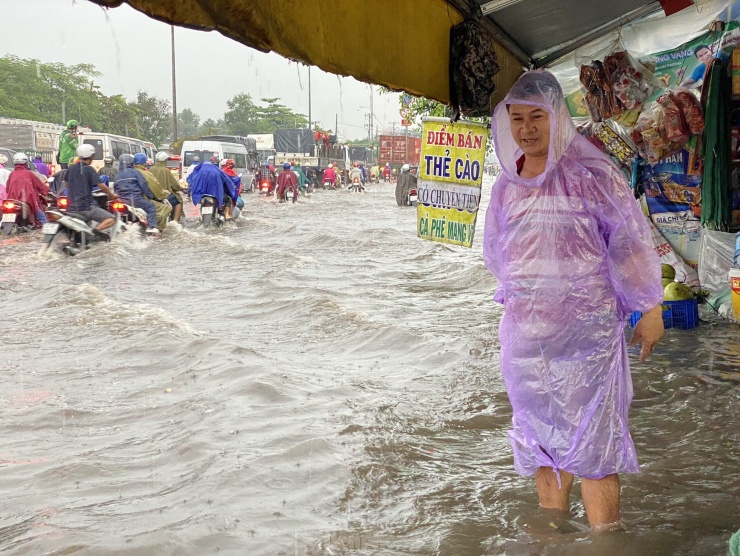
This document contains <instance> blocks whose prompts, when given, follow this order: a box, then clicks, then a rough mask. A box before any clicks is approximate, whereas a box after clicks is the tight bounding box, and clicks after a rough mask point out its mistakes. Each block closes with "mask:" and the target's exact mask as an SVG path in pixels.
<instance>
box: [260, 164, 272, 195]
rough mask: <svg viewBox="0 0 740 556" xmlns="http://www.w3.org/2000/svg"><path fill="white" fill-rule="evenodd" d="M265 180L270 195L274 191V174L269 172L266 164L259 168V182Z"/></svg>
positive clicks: (268, 166)
mask: <svg viewBox="0 0 740 556" xmlns="http://www.w3.org/2000/svg"><path fill="white" fill-rule="evenodd" d="M265 180H267V181H269V182H270V193H272V191H273V189H275V173H274V172H273V171H272V170H270V165H269V164H268V163H267V162H265V163H264V165H262V167H261V168H260V181H265Z"/></svg>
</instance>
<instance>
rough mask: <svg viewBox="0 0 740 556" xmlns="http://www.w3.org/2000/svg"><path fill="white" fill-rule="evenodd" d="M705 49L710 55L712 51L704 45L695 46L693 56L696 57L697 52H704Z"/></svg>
mask: <svg viewBox="0 0 740 556" xmlns="http://www.w3.org/2000/svg"><path fill="white" fill-rule="evenodd" d="M705 48H706V49H707V50H709V52H710V53H711V52H712V49H711V48H709V46H707V45H706V44H700V45H699V46H697V47H696V48H695V49H694V56H696V55H697V53H698V52H699V51H700V50H704V49H705Z"/></svg>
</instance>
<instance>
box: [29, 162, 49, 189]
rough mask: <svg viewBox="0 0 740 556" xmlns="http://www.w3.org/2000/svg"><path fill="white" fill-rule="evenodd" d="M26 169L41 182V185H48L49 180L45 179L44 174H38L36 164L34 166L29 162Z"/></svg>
mask: <svg viewBox="0 0 740 556" xmlns="http://www.w3.org/2000/svg"><path fill="white" fill-rule="evenodd" d="M28 169H29V170H31V172H33V175H34V176H36V177H37V178H38V179H40V180H41V183H43V184H44V185H48V183H49V178H47V177H46V176H45V175H44V174H42V173H41V172H39V169H38V168H37V167H36V164H34V163H33V162H29V163H28Z"/></svg>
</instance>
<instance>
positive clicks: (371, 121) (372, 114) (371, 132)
mask: <svg viewBox="0 0 740 556" xmlns="http://www.w3.org/2000/svg"><path fill="white" fill-rule="evenodd" d="M373 116H374V111H373V86H372V85H370V145H372V143H373Z"/></svg>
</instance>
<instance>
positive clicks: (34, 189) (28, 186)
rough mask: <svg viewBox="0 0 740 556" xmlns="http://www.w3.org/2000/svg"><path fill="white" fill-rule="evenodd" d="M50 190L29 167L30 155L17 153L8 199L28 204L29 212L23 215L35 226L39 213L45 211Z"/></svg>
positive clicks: (8, 184) (9, 182)
mask: <svg viewBox="0 0 740 556" xmlns="http://www.w3.org/2000/svg"><path fill="white" fill-rule="evenodd" d="M48 192H49V188H48V187H46V186H45V185H44V184H43V183H42V182H41V180H40V179H39V178H38V177H36V175H35V174H34V173H33V172H31V170H29V169H28V156H27V155H26V154H25V153H15V154H14V155H13V171H12V172H11V173H10V177H8V183H7V185H6V192H5V193H6V195H7V198H8V199H14V200H16V201H21V202H23V203H25V204H26V205H28V208H29V213H28V214H24V215H23V216H24V217H25V218H26V219H27V220H28V222H29V223H30V224H31V225H32V226H34V227H38V225H37V221H38V220H39V213H41V215H43V213H44V210H43V209H44V208H45V206H46V194H47V193H48Z"/></svg>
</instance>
